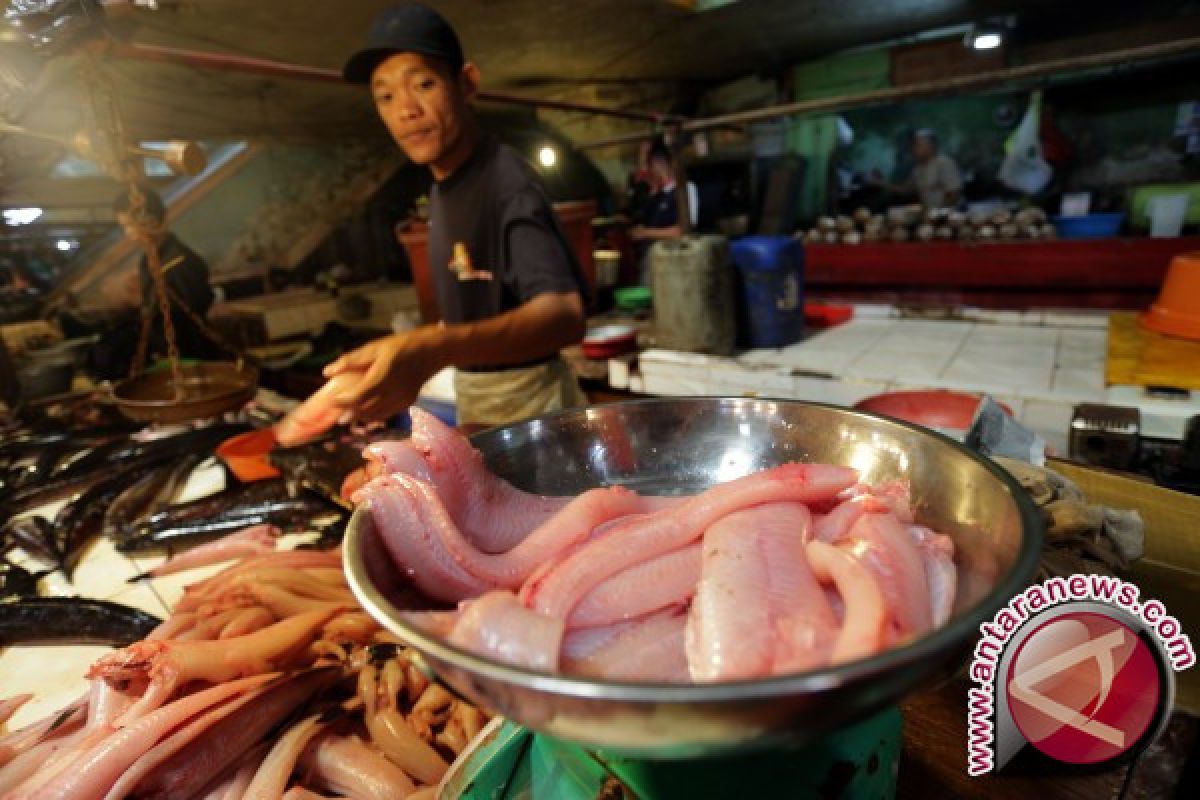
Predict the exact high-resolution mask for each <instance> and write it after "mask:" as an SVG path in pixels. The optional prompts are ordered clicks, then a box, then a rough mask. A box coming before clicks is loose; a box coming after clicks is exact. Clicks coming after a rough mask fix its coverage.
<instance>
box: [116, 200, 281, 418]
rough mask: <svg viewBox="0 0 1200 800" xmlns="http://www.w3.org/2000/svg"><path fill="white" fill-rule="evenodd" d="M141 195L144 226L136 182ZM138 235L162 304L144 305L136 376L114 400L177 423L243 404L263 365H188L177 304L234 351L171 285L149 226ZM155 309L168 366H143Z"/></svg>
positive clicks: (133, 413) (134, 413)
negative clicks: (177, 338) (179, 338)
mask: <svg viewBox="0 0 1200 800" xmlns="http://www.w3.org/2000/svg"><path fill="white" fill-rule="evenodd" d="M129 188H130V192H131V194H132V196H133V197H134V198H135V201H134V203H132V205H133V206H134V208H135V209H137V210H138V213H135V214H133V216H134V218H135V219H137V220H139V223H138V224H139V228H140V227H141V224H142V223H143V222H144V221H146V217H145V216H144V215H143V214H141V213H140V205H141V203H140V193H139V192H138V189H137V187H136V186H135V185H133V184H131V185H130V187H129ZM138 240H139V242H141V244H142V246H143V250H144V252H145V254H146V268H147V270H148V271H149V273H150V277H151V283H152V284H153V286H154V293H155V299H156V301H157V303H156V305H157V308H156V309H148V310H147V309H144V310H143V313H142V322H141V333H140V335H139V339H138V349H137V354H136V355H135V356H134V362H133V367H132V369H131V374H130V377H128V378H126V379H125V380H123V381H121V382H120V383H117V384H115V385H114V386H113V387H112V399H113V403H114V404H115V405H116V406H117V408H118V409H120V411H121V413H123V414H124V415H125V416H127V417H129V418H130V419H133V420H135V421H137V422H147V423H155V422H157V423H166V424H170V423H176V422H188V421H191V420H196V419H204V418H206V417H214V416H218V415H220V414H223V413H225V412H227V411H233V410H235V409H238V408H241V407H242V406H244V405H245V404H246V403H247V402H249V401H250V399H251V398H252V397H254V390H255V387H256V386H257V385H258V370H257V369H255V368H254V367H253V366H251V365H249V364H247V363H246V362H245V360H244V359H243V358H241V357H239V358H238V359H237V360H236V361H233V362H227V361H200V362H195V363H188V364H184V363H182V362H181V361H180V358H179V349H178V347H177V345H176V341H175V326H174V324H173V322H172V313H173V312H172V308H173V307H174V308H177V309H179V310H181V311H182V312H183V313H184V314H186V315H187V316H188V317H189V318H191V320H192V322H193V323H194V324H195V325H196V326H197V327H198V328H199V330H200V331H201V332H202V333H204V334H205V335H206V336H208V337H209V338H210V339H212V340H213V341H214V342H215V343H216V344H217V345H218V346H220V347H222V349H225V350H230V351H232V348H231V347H229V346H228V345H227V344H226V343H225V342H224V341H223V340H222V339H221V338H220V337H219V336H217V335H216V334H215V332H213V331H212V330H211V329H210V328H209V327H208V325H207V324H206V323H205V322H204V320H203V319H201V318H200V317H199V316H198V315H196V314H195V313H194V312H192V311H191V309H189V308H188V307H187V306H186V305H185V304H184V303H183V302H182V301H181V300H180V299H179V298H178V296H177V295H176V294H175V293H174V291H172V290H171V289H170V287H168V286H167V285H166V280H165V278H164V272H165V270H164V269H163V264H162V263H161V259H160V258H159V256H158V246H157V243H156V242H155V241H154V239H153V237H152V236H151V235H150V234H149V232H148V231H147V230H146V229H141V230H140V231H139V234H138ZM155 314H158V316H159V317H160V318H161V320H162V330H163V339H164V340H165V343H166V346H167V369H153V370H149V371H143V366H144V364H145V356H146V349H147V346H148V342H149V337H150V328H151V326H152V323H153V319H154V316H155Z"/></svg>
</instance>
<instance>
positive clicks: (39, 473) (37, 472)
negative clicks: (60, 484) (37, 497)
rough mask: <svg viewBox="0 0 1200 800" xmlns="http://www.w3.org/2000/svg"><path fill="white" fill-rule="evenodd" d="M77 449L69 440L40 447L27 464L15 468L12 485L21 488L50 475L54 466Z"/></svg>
mask: <svg viewBox="0 0 1200 800" xmlns="http://www.w3.org/2000/svg"><path fill="white" fill-rule="evenodd" d="M78 451H79V448H78V446H77V445H75V444H74V443H71V442H56V443H55V444H48V445H46V446H45V447H43V448H41V449H40V450H39V451H38V452H37V455H36V456H34V458H33V459H32V460H30V461H29V463H28V464H26V465H24V466H23V467H20V468H18V469H17V470H15V474H14V475H13V481H12V487H13V488H14V489H21V488H24V487H26V486H32V485H35V484H37V483H38V482H39V481H44V480H46V479H47V478H48V477H50V475H51V473H52V472H53V471H54V468H55V467H57V466H58V464H59V462H61V461H63V460H64V459H65V458H66V457H67V456H69V455H71V454H72V453H76V452H78Z"/></svg>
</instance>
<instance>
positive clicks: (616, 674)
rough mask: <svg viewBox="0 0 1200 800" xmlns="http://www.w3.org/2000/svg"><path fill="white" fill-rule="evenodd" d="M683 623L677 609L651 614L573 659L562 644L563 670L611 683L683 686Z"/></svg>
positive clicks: (683, 617)
mask: <svg viewBox="0 0 1200 800" xmlns="http://www.w3.org/2000/svg"><path fill="white" fill-rule="evenodd" d="M686 620H687V615H686V614H685V613H684V612H683V611H682V610H681V609H678V608H674V609H669V610H666V611H661V612H658V613H656V614H651V615H650V616H648V617H646V618H645V619H641V620H638V621H636V622H634V623H633V624H630V625H627V626H624V627H623V629H622V630H620V631H617V632H616V633H615V634H614V635H612V636H611V637H609V638H608V639H607V640H606V641H604V642H603V643H602V644H601V645H600V646H598V647H595V648H593V649H591V650H590V652H588V653H587V654H586V655H584V656H582V657H580V658H578V659H575V660H571V659H569V658H568V657H567V655H566V652H567V647H566V646H565V645H564V648H563V649H564V655H563V669H564V670H565V671H566V672H570V673H572V674H575V675H584V676H587V677H592V678H602V679H604V680H610V681H647V682H655V683H686V682H687V680H688V663H687V655H686V654H685V652H684V626H685V623H686ZM576 650H578V645H576Z"/></svg>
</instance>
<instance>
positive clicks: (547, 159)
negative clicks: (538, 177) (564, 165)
mask: <svg viewBox="0 0 1200 800" xmlns="http://www.w3.org/2000/svg"><path fill="white" fill-rule="evenodd" d="M538 161H539V162H540V163H541V165H542V166H543V167H546V168H547V169H549V168H550V167H553V166H554V165H555V164H557V163H558V151H557V150H555V149H554V148H553V147H551V146H550V145H546V146H545V147H543V148H542V149H541V150H539V151H538Z"/></svg>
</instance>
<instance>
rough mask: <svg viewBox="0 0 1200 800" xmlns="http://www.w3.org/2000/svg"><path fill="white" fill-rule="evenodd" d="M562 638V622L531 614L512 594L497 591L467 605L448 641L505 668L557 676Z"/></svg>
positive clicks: (464, 606)
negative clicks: (507, 666) (494, 661)
mask: <svg viewBox="0 0 1200 800" xmlns="http://www.w3.org/2000/svg"><path fill="white" fill-rule="evenodd" d="M562 637H563V624H562V620H557V619H553V618H551V617H547V616H545V615H543V614H539V613H537V612H536V611H530V610H529V609H528V608H525V607H524V606H523V605H521V603H520V601H519V600H517V596H516V595H514V594H513V593H512V592H505V591H494V592H488V593H487V594H484V595H482V596H480V597H478V598H476V599H474V600H471V601H470V602H468V603H465V604H464V605H463V609H462V616H461V617H460V618H459V620H458V622H457V623H455V625H454V629H453V630H452V631H450V635H449V637H447V640H448V641H449V642H450V643H451V644H454V645H458V646H459V647H462V648H463V649H465V650H470V651H471V652H473V653H478V654H479V655H482V656H487V657H488V658H493V659H495V660H496V661H501V662H503V663H505V664H513V665H515V666H519V667H527V668H529V669H536V670H541V671H542V672H553V671H554V670H555V669H556V668H557V666H558V650H559V647H560V645H561V644H562Z"/></svg>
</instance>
